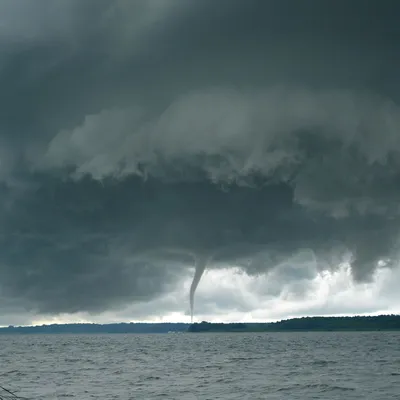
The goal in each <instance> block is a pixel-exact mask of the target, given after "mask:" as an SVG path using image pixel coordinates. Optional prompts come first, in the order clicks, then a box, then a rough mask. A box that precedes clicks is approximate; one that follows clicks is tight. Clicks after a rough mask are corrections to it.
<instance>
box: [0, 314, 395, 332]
mask: <svg viewBox="0 0 400 400" xmlns="http://www.w3.org/2000/svg"><path fill="white" fill-rule="evenodd" d="M379 331H386V332H389V331H400V315H379V316H355V317H303V318H292V319H287V320H282V321H278V322H266V323H254V322H251V323H209V322H206V321H203V322H200V323H194V324H188V323H169V322H165V323H143V322H140V323H118V324H90V323H84V324H80V323H78V324H52V325H37V326H9V327H5V328H0V335H15V334H118V333H119V334H130V333H132V334H150V333H166V334H167V333H243V332H379Z"/></svg>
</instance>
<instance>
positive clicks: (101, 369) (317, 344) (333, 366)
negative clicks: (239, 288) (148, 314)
mask: <svg viewBox="0 0 400 400" xmlns="http://www.w3.org/2000/svg"><path fill="white" fill-rule="evenodd" d="M0 384H1V385H3V386H5V387H7V388H9V389H11V390H14V391H15V392H17V394H18V395H20V396H25V397H27V398H29V399H44V400H46V399H63V398H69V399H79V400H87V399H108V400H110V399H144V400H151V399H179V400H185V399H188V400H194V399H201V400H203V399H204V400H206V399H210V400H215V399H249V400H250V399H252V400H257V399H271V400H275V399H279V400H280V399H285V400H286V399H301V400H305V399H328V400H330V399H332V400H333V399H338V400H339V399H340V400H341V399H363V400H369V399H371V400H372V399H373V400H379V399H382V400H389V399H399V398H400V332H399V333H389V332H386V333H379V332H375V333H372V332H369V333H357V332H349V333H328V332H326V333H261V334H258V333H243V334H242V333H240V334H234V333H233V334H208V333H207V334H170V335H132V334H129V335H15V336H0Z"/></svg>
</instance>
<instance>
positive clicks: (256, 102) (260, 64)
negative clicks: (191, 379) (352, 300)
mask: <svg viewBox="0 0 400 400" xmlns="http://www.w3.org/2000/svg"><path fill="white" fill-rule="evenodd" d="M26 7H28V8H26ZM27 10H28V11H29V12H27ZM399 12H400V3H398V2H397V1H380V2H378V1H370V2H364V1H363V2H361V1H352V2H349V1H337V2H328V1H311V0H309V1H303V2H295V1H268V0H263V1H261V0H260V1H246V2H245V1H237V0H233V1H226V0H220V1H218V2H212V1H203V2H194V1H192V2H190V1H180V0H172V1H169V2H165V3H164V2H160V1H147V2H130V1H123V0H118V1H108V0H96V1H91V0H87V1H85V2H82V1H78V0H69V1H67V0H65V1H64V0H58V1H54V0H52V1H50V0H37V1H36V2H35V3H34V5H33V3H32V2H28V1H20V2H17V3H16V2H14V1H6V0H5V1H3V2H2V3H1V5H0V15H1V16H0V50H1V51H0V54H1V55H0V87H1V88H2V90H1V92H0V179H1V186H0V191H1V196H0V219H1V224H0V246H1V251H0V299H1V300H2V301H1V304H2V305H1V307H3V308H7V309H11V308H12V307H22V308H25V309H28V310H32V311H35V312H36V311H37V312H46V313H48V312H50V313H58V312H76V311H87V310H88V311H101V310H105V309H108V308H110V307H114V306H116V305H118V304H125V303H129V302H131V301H136V300H141V301H143V300H148V299H152V298H154V297H155V296H158V295H161V294H162V293H164V292H165V291H166V290H168V288H169V287H170V285H171V284H173V282H177V281H178V279H177V276H180V274H182V273H183V270H184V269H185V268H187V267H188V266H193V265H194V258H196V257H197V258H198V257H203V258H204V257H205V258H209V257H211V261H210V265H209V267H210V268H213V267H218V266H226V265H240V266H242V267H243V268H245V269H246V270H247V271H248V272H249V273H262V272H264V271H266V270H268V269H270V268H271V267H272V266H274V265H276V264H279V263H283V262H285V260H287V259H290V260H291V261H290V262H293V263H295V262H300V261H301V262H303V261H302V260H300V261H299V257H300V258H301V257H302V255H304V254H308V256H307V257H309V259H307V260H306V262H313V263H316V264H317V265H318V268H320V269H324V268H335V266H337V264H338V263H339V262H340V261H341V260H343V259H347V258H348V257H350V261H351V262H352V268H353V275H354V277H355V278H356V279H358V280H364V279H367V278H368V277H370V276H371V273H372V272H373V271H374V269H375V268H376V267H377V264H378V262H379V260H387V262H389V261H390V260H393V259H395V257H396V253H397V244H398V233H399V211H400V210H399V205H398V204H399V197H400V191H399V189H398V187H399V171H400V169H399V167H400V166H399V161H398V160H399V159H400V158H399V155H400V154H399V153H400V140H399V135H398V130H399V126H400V108H399V105H398V102H399V93H400V88H399V83H398V79H397V71H398V68H399V67H400V52H399V50H400V48H399V47H400V31H399V28H398V23H397V18H396V17H397V15H399ZM298 251H300V253H299V254H297V252H298ZM304 251H305V252H304ZM296 257H297V258H296ZM293 260H295V261H293ZM200 275H201V274H200Z"/></svg>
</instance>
